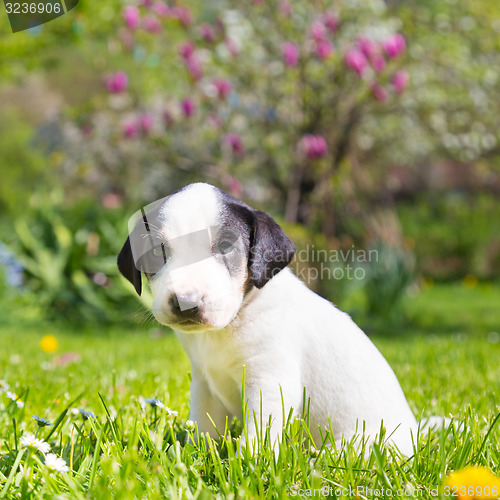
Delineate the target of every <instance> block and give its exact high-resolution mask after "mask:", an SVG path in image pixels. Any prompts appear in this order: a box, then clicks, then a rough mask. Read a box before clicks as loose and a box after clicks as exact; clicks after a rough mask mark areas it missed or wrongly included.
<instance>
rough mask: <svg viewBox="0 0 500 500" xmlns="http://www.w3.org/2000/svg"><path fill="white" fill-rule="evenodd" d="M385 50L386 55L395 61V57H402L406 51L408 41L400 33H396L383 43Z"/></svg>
mask: <svg viewBox="0 0 500 500" xmlns="http://www.w3.org/2000/svg"><path fill="white" fill-rule="evenodd" d="M383 46H384V50H385V52H386V54H387V55H388V56H389V57H390V58H391V59H394V58H395V57H398V56H400V55H401V54H403V53H404V52H405V50H406V41H405V37H404V36H403V35H401V34H400V33H396V34H394V35H392V36H390V37H389V38H387V39H386V40H384V42H383Z"/></svg>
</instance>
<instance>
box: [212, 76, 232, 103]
mask: <svg viewBox="0 0 500 500" xmlns="http://www.w3.org/2000/svg"><path fill="white" fill-rule="evenodd" d="M214 85H215V88H216V89H217V93H218V95H219V97H220V98H221V99H225V98H226V97H227V96H228V95H229V94H230V93H231V90H232V89H231V82H230V81H229V80H226V79H224V78H218V79H216V80H214Z"/></svg>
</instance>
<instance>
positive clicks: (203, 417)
mask: <svg viewBox="0 0 500 500" xmlns="http://www.w3.org/2000/svg"><path fill="white" fill-rule="evenodd" d="M209 416H210V418H209ZM227 416H228V412H227V410H226V408H225V407H224V405H223V404H222V403H221V402H220V401H219V400H218V399H217V398H216V397H215V396H214V395H213V394H212V392H211V391H210V388H209V386H208V383H207V382H206V380H205V378H204V377H203V376H202V375H201V373H200V372H199V370H198V369H197V368H195V367H192V370H191V410H190V412H189V418H190V419H191V420H193V422H196V423H197V424H198V430H199V432H200V433H208V434H210V436H211V437H212V438H215V439H216V438H217V437H218V434H217V432H218V433H220V434H221V435H223V434H224V429H225V426H226V417H227ZM212 421H213V423H212ZM214 424H215V427H216V428H217V430H216V429H215V428H214Z"/></svg>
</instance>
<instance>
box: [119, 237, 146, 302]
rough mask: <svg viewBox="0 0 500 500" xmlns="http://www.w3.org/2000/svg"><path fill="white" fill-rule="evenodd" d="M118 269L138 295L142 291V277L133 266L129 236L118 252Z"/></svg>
mask: <svg viewBox="0 0 500 500" xmlns="http://www.w3.org/2000/svg"><path fill="white" fill-rule="evenodd" d="M118 269H119V271H120V272H121V273H122V274H123V276H125V278H127V279H128V280H129V281H130V283H132V285H134V288H135V291H136V292H137V293H138V294H139V295H140V294H141V292H142V277H141V272H140V271H139V270H138V269H137V268H136V267H135V262H134V257H133V255H132V247H131V245H130V238H127V241H126V242H125V245H123V248H122V249H121V251H120V253H119V254H118Z"/></svg>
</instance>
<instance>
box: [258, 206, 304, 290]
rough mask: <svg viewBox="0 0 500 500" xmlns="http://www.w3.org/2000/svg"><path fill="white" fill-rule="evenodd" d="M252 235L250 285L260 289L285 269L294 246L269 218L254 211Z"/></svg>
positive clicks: (293, 253)
mask: <svg viewBox="0 0 500 500" xmlns="http://www.w3.org/2000/svg"><path fill="white" fill-rule="evenodd" d="M254 214H255V222H254V224H255V225H254V234H253V241H252V247H251V248H250V272H251V275H252V283H253V284H254V285H255V286H256V287H257V288H262V287H263V286H264V285H265V284H266V283H267V282H268V281H269V280H270V279H271V278H272V277H273V276H275V275H276V274H277V273H279V272H280V271H281V270H282V269H283V268H284V267H286V266H287V265H288V264H290V262H291V261H292V259H293V256H294V255H295V245H294V244H293V243H292V241H291V240H290V238H289V237H288V236H287V235H286V234H285V233H284V231H283V229H281V227H280V226H279V225H278V224H277V223H276V222H275V221H274V219H272V217H271V216H269V215H268V214H266V213H265V212H261V211H260V210H255V211H254Z"/></svg>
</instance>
